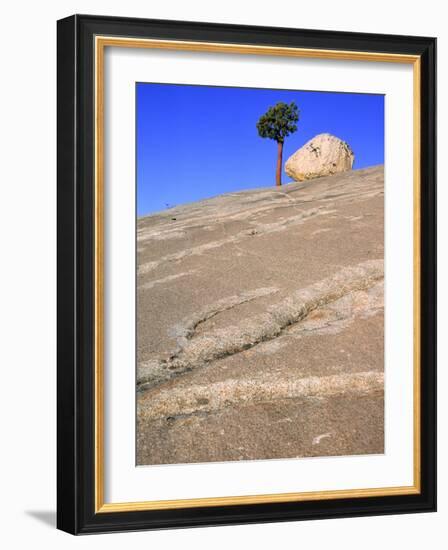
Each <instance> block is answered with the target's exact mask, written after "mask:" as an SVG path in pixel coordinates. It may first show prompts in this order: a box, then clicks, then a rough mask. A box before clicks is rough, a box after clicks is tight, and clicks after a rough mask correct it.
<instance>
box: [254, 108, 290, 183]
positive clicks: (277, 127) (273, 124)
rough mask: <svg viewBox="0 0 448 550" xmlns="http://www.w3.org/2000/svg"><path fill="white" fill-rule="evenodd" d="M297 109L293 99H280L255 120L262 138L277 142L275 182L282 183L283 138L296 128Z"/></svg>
mask: <svg viewBox="0 0 448 550" xmlns="http://www.w3.org/2000/svg"><path fill="white" fill-rule="evenodd" d="M298 120H299V109H298V108H297V105H296V104H295V102H294V101H292V102H291V103H289V104H288V103H283V102H282V101H280V102H279V103H277V104H276V105H274V106H273V107H269V109H268V110H267V111H266V113H265V114H264V115H263V116H261V117H260V120H259V121H258V122H257V130H258V134H259V135H260V137H262V138H269V139H273V140H275V141H276V142H277V169H276V176H275V184H276V185H277V186H279V185H281V184H282V157H283V143H284V141H285V138H286V137H287V136H289V135H290V134H292V133H293V132H295V131H296V130H297V124H296V122H298Z"/></svg>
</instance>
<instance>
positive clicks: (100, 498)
mask: <svg viewBox="0 0 448 550" xmlns="http://www.w3.org/2000/svg"><path fill="white" fill-rule="evenodd" d="M111 46H112V47H126V48H130V47H134V48H155V49H165V50H182V51H206V52H211V53H239V54H252V55H274V56H288V57H306V58H320V59H338V60H352V61H353V60H358V61H361V60H362V61H372V62H388V63H408V64H412V65H413V112H414V122H413V129H414V137H413V144H414V159H413V163H414V166H413V180H414V191H413V195H414V212H413V224H414V227H413V231H414V289H413V295H414V319H413V321H414V323H413V326H414V354H413V357H414V372H413V375H414V378H413V379H414V391H413V406H414V414H413V419H414V432H413V433H414V435H413V437H414V453H413V455H414V483H413V485H412V486H403V487H382V488H370V489H352V490H336V491H315V492H299V493H280V494H266V495H247V496H246V495H244V496H229V497H216V498H196V499H180V500H164V501H141V502H123V503H105V502H104V434H103V432H104V387H103V385H104V356H103V353H104V352H103V346H104V324H103V321H102V319H103V315H104V313H103V308H104V265H103V262H104V168H103V160H104V158H103V153H104V150H103V143H104V82H103V80H104V72H103V70H104V49H105V47H111ZM94 59H95V125H94V126H95V223H94V226H95V246H94V250H95V289H94V293H95V298H94V299H95V345H94V349H95V365H94V367H95V373H94V374H95V376H94V380H95V388H94V395H95V407H94V409H95V423H94V424H95V426H94V431H95V445H94V448H95V465H94V488H95V491H94V492H95V495H94V513H95V514H104V513H111V512H114V513H117V512H133V511H145V510H147V511H150V510H168V509H173V510H174V509H185V508H199V507H213V506H232V505H233V506H235V505H242V504H263V503H281V502H304V501H316V500H333V499H343V498H362V497H380V496H394V495H416V494H420V493H421V384H420V380H421V342H420V337H421V335H420V315H421V306H420V297H421V292H420V270H421V244H420V238H421V235H420V233H421V232H420V221H421V206H420V197H421V143H420V130H421V93H420V86H421V57H420V56H419V55H406V54H390V53H380V52H378V53H372V52H355V51H345V50H325V49H307V48H291V47H283V46H282V47H273V46H256V45H250V44H247V45H244V44H238V45H236V44H226V43H214V42H200V41H180V40H157V39H141V38H139V39H138V38H120V37H114V36H100V35H97V36H95V44H94Z"/></svg>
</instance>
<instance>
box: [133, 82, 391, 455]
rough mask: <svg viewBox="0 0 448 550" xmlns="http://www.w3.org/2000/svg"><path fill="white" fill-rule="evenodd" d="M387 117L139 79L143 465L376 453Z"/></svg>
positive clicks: (375, 105) (284, 97) (372, 107)
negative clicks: (140, 80)
mask: <svg viewBox="0 0 448 550" xmlns="http://www.w3.org/2000/svg"><path fill="white" fill-rule="evenodd" d="M384 108H385V96H384V95H382V94H368V93H343V92H333V91H331V90H316V91H310V90H285V89H271V88H270V89H264V88H245V87H221V86H205V85H188V84H171V83H166V84H164V83H151V82H137V83H136V84H135V128H136V133H135V159H136V216H137V219H136V222H135V223H136V236H135V246H136V297H135V299H136V356H137V357H136V415H137V419H136V464H137V465H138V466H150V465H168V464H193V463H209V462H228V461H252V460H269V459H302V458H303V459H307V458H310V457H329V456H331V457H338V456H341V457H344V456H349V455H382V454H383V453H384V452H385V438H384V426H385V418H384V395H385V390H386V391H387V388H385V384H384V307H385V306H384V142H385V119H384Z"/></svg>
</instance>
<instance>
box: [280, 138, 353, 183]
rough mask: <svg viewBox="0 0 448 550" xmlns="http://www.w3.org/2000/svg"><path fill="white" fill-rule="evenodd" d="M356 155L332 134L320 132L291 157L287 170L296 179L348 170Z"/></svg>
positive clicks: (311, 177) (312, 177)
mask: <svg viewBox="0 0 448 550" xmlns="http://www.w3.org/2000/svg"><path fill="white" fill-rule="evenodd" d="M354 160H355V155H354V154H353V151H352V150H351V149H350V147H349V145H348V144H347V143H346V142H345V141H342V140H341V139H339V138H337V137H336V136H332V135H331V134H319V135H318V136H315V137H314V138H313V139H310V141H308V142H307V143H305V145H304V146H303V147H301V148H300V149H299V150H298V151H296V152H295V153H294V154H293V155H291V156H290V157H289V159H288V160H287V161H286V164H285V172H286V173H287V174H288V176H290V177H291V178H293V179H294V180H295V181H305V180H310V179H314V178H319V177H322V176H331V175H333V174H338V173H340V172H347V171H348V170H351V169H352V167H353V162H354Z"/></svg>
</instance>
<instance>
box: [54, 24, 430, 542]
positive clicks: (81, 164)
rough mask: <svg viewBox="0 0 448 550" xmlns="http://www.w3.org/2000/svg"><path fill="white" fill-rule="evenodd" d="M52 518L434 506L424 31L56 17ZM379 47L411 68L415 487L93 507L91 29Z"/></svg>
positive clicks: (86, 521)
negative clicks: (416, 64) (365, 493)
mask: <svg viewBox="0 0 448 550" xmlns="http://www.w3.org/2000/svg"><path fill="white" fill-rule="evenodd" d="M57 31H58V32H57V47H58V60H57V70H58V77H57V92H58V107H57V117H58V124H57V145H58V153H57V163H58V166H57V178H58V199H57V207H58V218H57V231H58V247H57V252H58V263H57V269H58V291H57V304H58V305H57V316H58V337H57V346H58V352H57V359H58V373H57V374H58V376H57V378H58V382H57V391H58V399H57V416H58V428H57V436H58V457H57V469H58V472H57V493H58V506H57V526H58V528H59V529H62V530H64V531H67V532H68V533H72V534H82V533H100V532H112V531H129V530H140V529H162V528H173V527H193V526H209V525H230V524H241V523H257V522H273V521H291V520H306V519H322V518H338V517H355V516H368V515H385V514H402V513H411V512H431V511H435V509H436V125H435V118H436V85H435V83H436V39H435V38H428V37H412V36H394V35H381V34H359V33H348V32H335V31H317V30H303V29H289V28H268V27H253V26H242V25H222V24H214V23H193V22H184V21H161V20H143V19H131V18H124V17H101V16H90V15H74V16H71V17H68V18H66V19H62V20H60V21H58V24H57ZM97 35H101V36H109V35H110V36H120V37H132V38H156V39H163V40H177V41H178V40H187V41H198V42H214V43H226V44H240V43H241V44H253V45H257V46H263V45H265V46H276V47H293V48H311V49H325V50H334V51H338V50H344V51H356V52H382V53H389V54H406V55H415V56H419V57H420V67H421V84H420V98H421V117H420V121H421V124H420V130H421V133H420V138H421V139H420V143H421V150H420V166H421V173H420V178H421V204H420V214H421V224H420V234H421V243H420V250H421V272H420V280H421V288H420V302H421V303H420V306H421V316H420V338H421V369H420V375H421V379H420V387H421V408H420V411H421V416H420V430H421V433H420V441H421V468H420V472H421V479H420V481H421V484H420V492H419V493H418V494H408V495H391V496H369V497H356V498H338V499H331V500H310V501H300V502H272V503H261V504H243V505H241V504H235V505H231V506H228V505H223V506H208V507H192V508H180V509H179V508H177V509H163V510H135V511H121V512H120V511H114V512H102V513H97V512H96V510H95V433H94V432H95V425H94V418H95V406H96V405H95V387H94V384H95V377H94V345H95V344H94V326H95V325H94V314H95V313H94V312H95V296H94V284H93V282H94V277H95V241H94V227H95V204H94V201H95V197H94V183H93V180H94V164H95V128H94V103H95V102H94V86H95V80H94V61H95V60H94V49H93V43H94V38H95V36H97Z"/></svg>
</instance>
